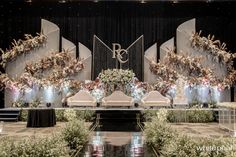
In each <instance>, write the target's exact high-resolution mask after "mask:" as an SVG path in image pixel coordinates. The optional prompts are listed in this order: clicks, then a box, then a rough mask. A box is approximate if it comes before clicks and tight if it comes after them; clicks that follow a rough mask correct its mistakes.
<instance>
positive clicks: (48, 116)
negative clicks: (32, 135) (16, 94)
mask: <svg viewBox="0 0 236 157" xmlns="http://www.w3.org/2000/svg"><path fill="white" fill-rule="evenodd" d="M54 125H56V114H55V110H54V109H52V108H42V109H29V110H28V118H27V127H52V126H54Z"/></svg>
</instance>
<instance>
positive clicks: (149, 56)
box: [143, 43, 157, 84]
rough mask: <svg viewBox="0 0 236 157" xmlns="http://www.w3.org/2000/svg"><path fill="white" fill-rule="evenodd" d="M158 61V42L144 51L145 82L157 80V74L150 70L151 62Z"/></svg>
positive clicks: (151, 82)
mask: <svg viewBox="0 0 236 157" xmlns="http://www.w3.org/2000/svg"><path fill="white" fill-rule="evenodd" d="M152 61H155V62H157V44H156V43H155V44H154V45H152V46H151V47H149V48H148V49H147V50H146V51H145V53H144V70H143V71H144V82H148V83H150V84H153V83H155V82H156V75H154V74H153V73H152V72H151V71H150V62H152Z"/></svg>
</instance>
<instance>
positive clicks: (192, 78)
mask: <svg viewBox="0 0 236 157" xmlns="http://www.w3.org/2000/svg"><path fill="white" fill-rule="evenodd" d="M200 59H201V58H197V57H196V58H190V57H185V56H184V55H177V54H175V53H174V52H173V51H170V52H169V53H168V54H167V55H166V57H165V58H164V63H155V62H154V61H153V62H151V63H150V70H151V71H152V72H153V73H154V74H156V75H157V76H158V77H159V78H161V80H163V81H165V82H168V84H170V83H172V84H173V83H175V81H176V80H177V79H178V75H179V74H182V73H183V72H187V75H186V79H187V81H188V83H189V84H195V85H196V84H209V85H212V86H216V85H220V86H221V88H223V89H224V88H229V87H230V86H231V85H233V84H234V83H235V82H236V70H234V69H231V70H230V71H229V72H228V75H227V76H226V77H225V78H224V79H223V80H220V79H217V78H216V77H215V76H214V75H213V72H212V70H210V69H209V68H203V67H202V66H201V64H199V62H200ZM166 65H168V67H167V66H166ZM175 69H176V70H177V69H181V72H182V73H181V72H176V71H175ZM159 82H160V81H159ZM159 85H160V83H159V84H156V86H159Z"/></svg>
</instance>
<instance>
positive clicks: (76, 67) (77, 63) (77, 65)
mask: <svg viewBox="0 0 236 157" xmlns="http://www.w3.org/2000/svg"><path fill="white" fill-rule="evenodd" d="M82 69H84V64H83V62H82V61H81V60H79V59H74V60H73V61H72V62H70V63H69V65H68V66H66V67H64V68H63V69H56V70H54V71H53V72H52V74H51V75H50V77H49V78H48V79H49V80H50V81H52V82H57V81H58V80H59V79H62V78H66V77H69V76H73V75H75V74H77V73H78V72H80V71H81V70H82Z"/></svg>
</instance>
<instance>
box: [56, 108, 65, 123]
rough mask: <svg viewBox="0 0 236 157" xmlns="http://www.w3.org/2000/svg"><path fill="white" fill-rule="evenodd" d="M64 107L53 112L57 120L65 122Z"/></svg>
mask: <svg viewBox="0 0 236 157" xmlns="http://www.w3.org/2000/svg"><path fill="white" fill-rule="evenodd" d="M64 111H65V110H64V109H62V110H61V109H60V110H59V109H55V114H56V119H57V122H65V121H66V118H65V117H64Z"/></svg>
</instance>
